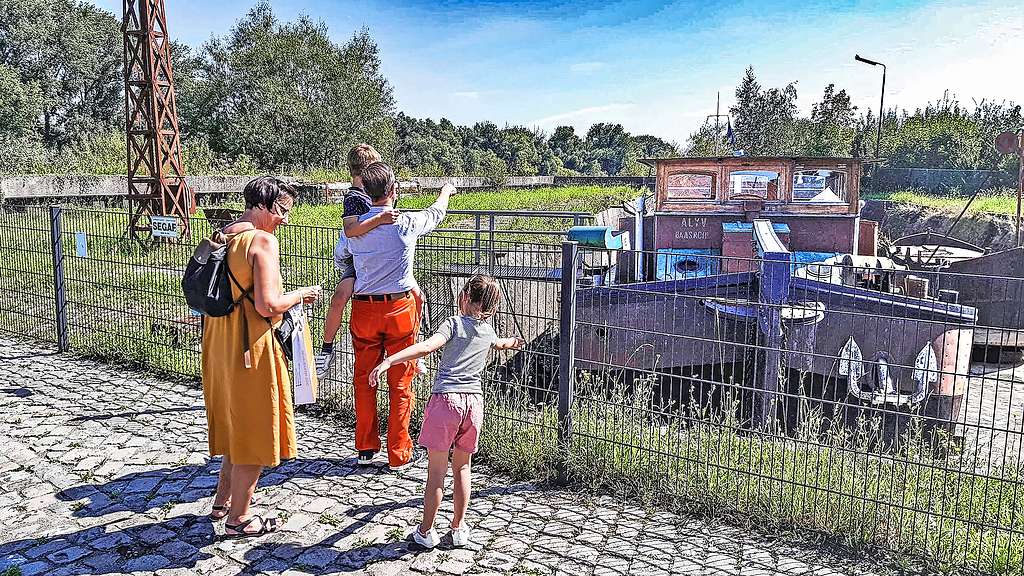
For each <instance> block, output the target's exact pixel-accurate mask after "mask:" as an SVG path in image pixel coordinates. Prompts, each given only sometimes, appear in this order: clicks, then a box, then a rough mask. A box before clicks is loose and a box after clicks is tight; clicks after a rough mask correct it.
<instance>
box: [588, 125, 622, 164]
mask: <svg viewBox="0 0 1024 576" xmlns="http://www.w3.org/2000/svg"><path fill="white" fill-rule="evenodd" d="M583 142H584V144H585V145H586V147H587V151H588V154H587V155H588V158H589V159H590V161H591V170H592V166H593V163H594V162H596V163H597V165H598V166H600V170H601V172H602V173H604V174H607V175H609V176H613V175H616V174H618V173H619V172H620V171H621V170H622V168H623V166H625V164H626V154H627V153H628V152H629V147H630V144H631V143H632V139H631V138H630V136H629V133H628V132H626V130H625V129H623V127H622V124H609V123H604V122H600V123H597V124H594V125H592V126H591V127H590V129H589V130H587V136H586V138H584V140H583Z"/></svg>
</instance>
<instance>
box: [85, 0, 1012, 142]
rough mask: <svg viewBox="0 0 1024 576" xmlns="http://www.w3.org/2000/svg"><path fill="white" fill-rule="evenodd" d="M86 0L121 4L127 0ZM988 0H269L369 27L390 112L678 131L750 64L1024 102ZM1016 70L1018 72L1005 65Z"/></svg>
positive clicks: (765, 75)
mask: <svg viewBox="0 0 1024 576" xmlns="http://www.w3.org/2000/svg"><path fill="white" fill-rule="evenodd" d="M165 2H166V6H167V12H168V27H169V28H170V31H171V34H172V35H173V36H174V37H176V38H177V39H180V40H182V41H184V42H186V43H188V44H190V45H193V46H200V45H201V44H202V43H203V42H205V41H206V40H208V39H209V38H210V37H211V36H214V35H222V34H224V33H225V32H226V31H227V30H228V29H230V27H231V26H232V24H233V23H234V22H235V21H236V20H237V19H238V18H239V17H241V16H242V15H243V14H244V13H245V12H246V11H247V10H248V9H249V8H250V7H251V6H252V4H253V3H254V2H253V1H240V0H220V1H218V2H209V1H207V0H165ZM94 3H95V4H97V5H99V6H101V7H103V8H106V9H108V10H110V11H112V12H114V13H115V14H118V15H120V13H121V3H120V2H119V1H117V2H115V1H112V0H96V1H95V2H94ZM1015 4H1016V3H1015V2H1011V1H1007V0H1004V1H983V2H974V3H966V2H920V1H889V2H875V1H866V2H848V1H836V2H827V3H826V2H818V3H800V2H775V1H772V2H744V1H738V2H727V3H715V2H654V1H615V0H609V1H605V2H564V1H559V0H549V1H547V2H497V1H491V2H471V1H468V0H456V1H454V2H443V3H441V2H436V1H430V0H428V1H419V0H415V1H410V2H381V1H377V0H367V1H362V2H341V1H332V0H292V1H284V0H273V1H272V6H273V8H274V11H275V13H276V14H277V15H278V17H280V18H281V19H285V20H288V19H292V18H294V17H296V16H297V15H299V14H306V15H309V16H311V17H313V18H314V19H317V20H322V21H324V22H325V23H326V24H327V25H328V27H329V29H330V33H331V35H332V36H333V37H334V38H335V39H337V40H338V41H344V40H346V39H347V38H348V37H350V36H351V35H352V33H353V32H354V31H356V30H358V29H359V28H361V27H363V26H365V27H367V28H369V30H370V33H371V35H372V36H373V37H374V39H375V40H376V41H377V43H378V44H379V46H380V48H381V57H382V60H383V68H384V73H385V74H386V76H387V77H388V79H389V80H390V82H391V83H392V85H393V86H394V88H395V96H396V98H397V100H398V107H399V109H401V110H403V111H405V112H406V113H407V114H410V115H413V116H416V117H431V118H434V119H438V118H440V117H446V118H449V119H450V120H452V121H453V122H456V123H459V124H472V123H473V122H476V121H480V120H491V121H493V122H495V123H497V124H498V125H499V126H500V125H504V124H506V123H509V124H523V125H527V126H531V127H534V126H535V127H539V128H541V129H544V130H547V131H548V132H550V131H551V130H553V129H554V127H555V126H558V125H561V124H568V125H573V126H575V127H576V129H577V131H578V132H579V133H581V134H582V133H583V132H585V131H586V129H587V128H588V127H589V126H590V124H592V123H594V122H602V121H603V122H619V123H621V124H623V125H624V126H625V127H626V129H627V130H628V131H630V132H632V133H634V134H640V133H649V134H654V135H656V136H660V137H662V138H665V139H669V140H675V141H677V142H680V143H683V142H685V140H686V138H687V136H688V135H689V134H690V133H692V132H693V131H694V130H696V129H698V128H699V127H700V125H701V124H702V123H703V122H704V118H705V116H706V115H707V114H711V113H713V112H714V107H715V94H716V92H718V91H720V92H721V94H722V105H723V109H724V108H726V107H727V106H728V104H729V103H731V102H732V99H733V91H734V90H735V87H736V84H737V83H738V81H739V79H740V78H741V76H742V75H743V71H744V69H745V68H746V67H747V66H748V65H753V66H754V69H755V71H756V73H757V76H758V78H759V79H760V80H761V83H762V85H767V86H782V85H784V84H786V83H788V82H790V81H797V89H798V93H799V94H800V99H799V101H798V104H799V105H800V107H801V109H803V110H804V111H805V112H806V111H809V110H810V106H811V104H812V103H813V102H814V101H815V100H817V99H818V98H819V97H820V95H821V92H822V90H823V89H824V87H825V85H826V84H828V83H830V82H831V83H835V84H836V85H837V87H839V88H845V89H846V90H847V91H848V92H849V93H850V94H851V96H852V98H853V100H854V103H855V104H856V105H858V106H859V107H860V108H861V109H862V110H864V109H866V108H869V107H870V108H871V109H872V110H876V111H877V107H878V94H879V85H880V81H881V69H880V68H873V67H869V66H867V65H864V64H860V63H856V62H854V60H853V57H854V54H855V53H858V52H859V53H861V54H862V55H864V56H866V57H868V58H871V59H875V60H880V61H882V62H885V63H886V64H887V65H888V79H887V84H886V107H887V108H889V107H891V106H899V107H903V108H911V109H912V108H915V107H918V106H923V105H924V104H925V103H926V102H928V101H929V100H935V99H937V98H939V97H941V96H942V92H943V90H944V89H949V90H951V91H952V92H953V93H954V94H955V95H956V96H958V97H959V98H960V100H961V101H964V102H967V103H970V102H971V101H972V99H976V100H980V99H982V98H987V99H990V100H991V99H995V100H999V101H1001V100H1015V101H1017V102H1018V103H1019V102H1022V101H1024V68H1022V64H1021V62H1022V60H1021V58H1024V11H1022V10H1021V9H1020V8H1019V7H1017V6H1015ZM1011 71H1015V72H1016V74H1012V73H1011Z"/></svg>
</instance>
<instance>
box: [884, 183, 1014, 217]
mask: <svg viewBox="0 0 1024 576" xmlns="http://www.w3.org/2000/svg"><path fill="white" fill-rule="evenodd" d="M866 197H867V198H870V199H873V200H888V201H891V202H898V203H900V204H909V205H912V206H922V207H925V208H934V209H936V210H941V211H943V212H950V213H953V214H954V215H955V214H959V213H960V211H961V210H963V207H964V205H965V204H966V203H967V200H968V199H969V198H970V194H952V195H937V194H932V193H929V192H926V191H923V190H915V189H907V190H897V191H894V192H887V193H877V194H868V195H867V196H866ZM967 213H968V214H1000V215H1013V214H1016V213H1017V193H1016V191H1015V190H1010V189H999V190H987V191H984V192H982V193H981V194H979V195H978V197H977V198H976V199H975V200H974V202H972V203H971V206H970V208H968V210H967Z"/></svg>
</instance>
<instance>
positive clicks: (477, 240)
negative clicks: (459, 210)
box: [473, 213, 480, 266]
mask: <svg viewBox="0 0 1024 576" xmlns="http://www.w3.org/2000/svg"><path fill="white" fill-rule="evenodd" d="M474 220H475V222H476V225H475V226H474V227H473V228H474V229H475V230H476V232H475V241H474V243H473V254H474V255H475V256H476V265H477V266H479V265H480V214H479V213H477V214H476V215H474Z"/></svg>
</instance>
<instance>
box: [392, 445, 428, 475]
mask: <svg viewBox="0 0 1024 576" xmlns="http://www.w3.org/2000/svg"><path fill="white" fill-rule="evenodd" d="M425 454H426V452H425V451H424V450H419V449H414V450H413V451H412V456H411V457H410V458H409V461H408V462H406V463H405V464H399V465H398V466H391V465H390V464H389V465H388V468H390V469H391V471H392V472H399V471H401V470H405V469H406V468H412V467H413V466H415V465H416V464H417V463H418V462H419V461H420V460H422V459H423V456H424V455H425Z"/></svg>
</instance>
